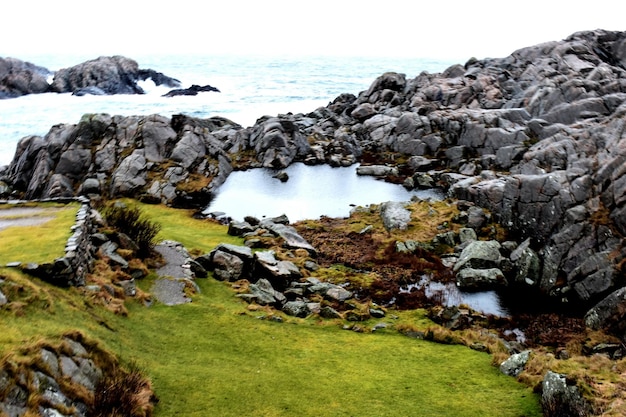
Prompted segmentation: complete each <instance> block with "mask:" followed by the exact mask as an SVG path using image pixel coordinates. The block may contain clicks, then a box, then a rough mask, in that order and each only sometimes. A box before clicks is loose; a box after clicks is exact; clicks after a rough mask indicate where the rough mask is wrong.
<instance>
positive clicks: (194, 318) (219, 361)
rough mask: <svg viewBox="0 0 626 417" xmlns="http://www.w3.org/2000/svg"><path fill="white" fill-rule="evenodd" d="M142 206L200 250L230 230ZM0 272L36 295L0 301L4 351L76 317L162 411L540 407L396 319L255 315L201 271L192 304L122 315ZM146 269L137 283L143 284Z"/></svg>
mask: <svg viewBox="0 0 626 417" xmlns="http://www.w3.org/2000/svg"><path fill="white" fill-rule="evenodd" d="M146 211H147V213H148V214H149V215H150V217H151V218H153V219H155V220H157V221H159V222H160V223H162V225H163V231H162V232H161V236H162V237H163V238H168V239H174V240H179V241H181V242H183V243H185V244H186V245H187V246H188V247H189V248H196V249H197V250H198V251H200V252H203V251H208V250H210V248H211V247H212V246H215V244H217V243H219V242H221V241H231V242H233V241H236V240H233V238H232V237H228V236H226V235H225V228H224V227H223V226H218V225H215V224H211V223H208V222H201V221H196V220H192V219H189V218H188V217H185V216H181V214H182V213H183V212H181V211H173V210H170V209H166V208H162V207H158V206H154V207H146ZM2 273H4V274H5V275H7V274H11V278H10V280H11V281H14V282H18V283H21V284H20V285H22V286H23V287H24V288H25V290H24V291H22V294H29V295H30V298H29V302H30V303H31V304H30V307H25V308H24V309H23V310H21V311H20V312H19V314H17V313H15V312H10V311H6V310H5V311H0V314H1V315H2V316H3V317H2V320H1V321H0V347H1V350H2V352H6V351H9V350H11V349H14V348H16V347H17V346H18V345H19V344H21V343H24V342H26V341H32V340H36V339H37V338H40V337H42V336H56V335H58V334H60V333H61V332H63V331H65V330H69V329H76V328H77V329H81V330H83V331H85V332H86V333H87V334H89V335H91V336H93V337H95V338H97V339H99V340H101V341H102V343H103V344H104V345H105V346H106V347H107V348H109V349H111V350H112V351H114V352H115V353H117V354H118V355H120V356H121V357H122V358H123V359H125V360H128V361H131V360H132V361H136V362H137V363H138V364H139V365H140V366H141V367H142V368H143V369H145V371H146V372H147V373H148V374H149V376H150V377H151V378H152V380H153V382H154V387H155V389H156V392H157V395H158V396H159V398H160V400H161V401H160V403H159V405H158V406H157V408H156V410H155V411H156V415H158V416H171V415H185V416H206V415H220V416H230V415H232V416H241V415H262V416H278V415H283V416H287V415H298V416H307V415H320V414H323V415H336V416H342V415H346V416H347V415H376V416H385V415H389V416H399V415H402V416H433V415H438V416H446V415H449V416H522V415H525V416H533V415H540V411H539V406H538V399H537V397H536V395H534V394H532V393H531V392H530V390H529V389H528V388H526V387H524V386H522V385H521V384H519V383H517V382H516V381H515V379H513V378H510V377H506V376H503V375H501V374H500V373H499V371H498V370H497V369H496V368H494V367H492V366H491V365H490V357H489V356H488V355H487V354H483V353H478V352H474V351H472V350H469V349H467V348H465V347H462V346H449V345H440V344H435V343H430V342H424V341H418V340H413V339H409V338H407V337H404V336H401V335H399V334H398V333H396V332H395V331H393V330H385V331H383V332H382V333H375V334H359V333H355V332H350V331H345V330H341V328H340V324H339V323H336V322H318V321H317V320H315V319H306V320H301V319H292V318H286V320H285V322H284V323H276V322H271V321H268V320H260V319H258V318H257V316H259V315H261V314H263V312H262V311H261V312H252V311H249V310H248V309H247V308H246V305H245V304H244V303H243V302H240V301H238V300H237V299H236V298H235V297H234V296H233V293H232V290H231V289H230V288H229V286H228V285H227V284H224V283H221V282H217V281H215V280H213V279H211V278H209V279H203V280H199V285H200V288H201V290H202V293H201V294H199V295H196V296H195V297H194V301H193V303H191V304H188V305H182V306H176V307H167V306H163V305H155V306H153V307H151V308H145V307H143V306H141V305H139V304H138V303H133V302H131V303H129V304H130V305H129V316H128V317H120V316H114V315H112V314H111V313H109V312H107V311H104V310H102V309H100V308H98V307H92V306H91V303H89V302H86V301H85V299H84V298H82V296H81V295H80V294H79V293H78V291H77V290H76V289H70V290H63V289H58V288H53V287H50V286H48V285H46V284H43V283H40V282H38V281H31V280H29V279H27V278H25V277H23V276H21V275H20V274H18V273H16V272H10V271H6V270H0V274H2ZM151 279H152V277H149V278H147V279H146V280H144V281H143V282H141V283H140V286H141V287H142V288H143V289H148V288H149V287H150V280H151ZM32 283H33V284H32ZM4 286H6V284H4ZM4 286H3V287H2V288H3V291H4ZM413 314H414V313H413ZM389 321H390V322H391V321H392V320H389ZM102 324H105V325H102ZM2 352H0V354H1V353H2Z"/></svg>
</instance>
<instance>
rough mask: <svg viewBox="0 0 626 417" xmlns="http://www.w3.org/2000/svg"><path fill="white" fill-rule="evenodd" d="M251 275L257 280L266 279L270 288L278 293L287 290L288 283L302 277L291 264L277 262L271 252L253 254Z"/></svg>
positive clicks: (288, 262)
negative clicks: (270, 285)
mask: <svg viewBox="0 0 626 417" xmlns="http://www.w3.org/2000/svg"><path fill="white" fill-rule="evenodd" d="M252 275H253V276H254V277H256V278H258V279H260V278H266V279H267V280H268V281H269V282H270V283H271V284H272V287H274V288H276V289H277V290H279V291H281V290H284V289H285V288H287V286H288V285H289V283H290V282H292V281H295V280H297V279H299V278H301V277H302V273H301V272H300V270H299V269H298V267H297V266H296V265H295V264H294V263H293V262H291V261H279V260H277V259H276V258H275V257H274V252H273V251H259V252H255V253H254V267H253V271H252Z"/></svg>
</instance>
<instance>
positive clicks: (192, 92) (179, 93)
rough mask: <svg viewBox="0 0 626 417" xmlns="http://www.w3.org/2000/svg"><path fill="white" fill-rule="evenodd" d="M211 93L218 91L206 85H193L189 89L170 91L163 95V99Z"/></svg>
mask: <svg viewBox="0 0 626 417" xmlns="http://www.w3.org/2000/svg"><path fill="white" fill-rule="evenodd" d="M211 91H213V92H216V93H219V92H220V90H218V89H217V88H215V87H213V86H210V85H208V84H207V85H204V86H200V85H197V84H193V85H192V86H191V87H189V88H178V89H174V90H170V91H168V92H167V93H165V94H163V97H176V96H196V95H198V93H204V92H211Z"/></svg>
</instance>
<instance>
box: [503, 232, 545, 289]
mask: <svg viewBox="0 0 626 417" xmlns="http://www.w3.org/2000/svg"><path fill="white" fill-rule="evenodd" d="M510 259H511V262H512V263H513V268H514V270H515V282H516V283H518V284H524V285H528V286H535V285H538V284H539V281H540V279H541V259H540V258H539V255H538V254H537V253H536V252H535V251H534V250H532V249H531V248H530V239H526V240H525V241H524V242H522V243H521V244H520V245H519V246H518V247H517V248H515V249H514V250H513V251H512V252H511V256H510Z"/></svg>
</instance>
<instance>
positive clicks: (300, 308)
mask: <svg viewBox="0 0 626 417" xmlns="http://www.w3.org/2000/svg"><path fill="white" fill-rule="evenodd" d="M282 311H283V312H284V313H285V314H288V315H290V316H294V317H301V318H304V317H306V316H308V315H309V314H310V310H309V307H308V305H307V303H305V302H304V301H287V302H286V303H285V305H284V306H283V309H282Z"/></svg>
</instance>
